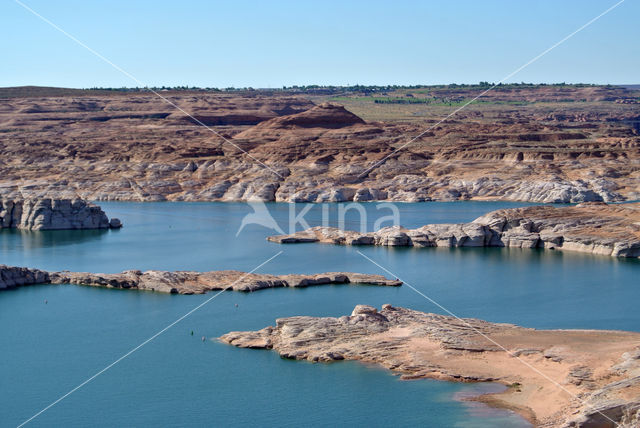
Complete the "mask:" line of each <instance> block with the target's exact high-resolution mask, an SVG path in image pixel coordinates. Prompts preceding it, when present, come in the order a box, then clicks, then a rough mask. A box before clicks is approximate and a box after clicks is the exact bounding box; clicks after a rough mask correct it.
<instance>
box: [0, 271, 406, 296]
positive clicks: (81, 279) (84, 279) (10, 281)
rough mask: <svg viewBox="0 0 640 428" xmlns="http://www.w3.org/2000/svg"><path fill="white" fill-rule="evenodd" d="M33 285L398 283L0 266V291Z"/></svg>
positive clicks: (172, 287) (176, 287)
mask: <svg viewBox="0 0 640 428" xmlns="http://www.w3.org/2000/svg"><path fill="white" fill-rule="evenodd" d="M34 284H78V285H88V286H93V287H107V288H123V289H135V290H148V291H158V292H163V293H173V294H203V293H206V292H208V291H214V290H233V291H245V292H252V291H257V290H262V289H265V288H281V287H296V288H300V287H311V286H315V285H329V284H368V285H378V286H392V287H394V286H399V285H401V284H402V282H401V281H398V280H390V279H387V278H385V277H383V276H381V275H369V274H361V273H353V272H327V273H322V274H313V275H300V274H289V275H268V274H256V273H249V274H247V273H244V272H239V271H232V270H223V271H211V272H192V271H177V272H167V271H157V270H150V271H146V272H141V271H139V270H129V271H125V272H122V273H113V274H105V273H87V272H67V271H64V272H46V271H41V270H38V269H30V268H24V267H13V266H4V265H0V290H2V289H9V288H15V287H19V286H23V285H34Z"/></svg>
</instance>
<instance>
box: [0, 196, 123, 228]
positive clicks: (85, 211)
mask: <svg viewBox="0 0 640 428" xmlns="http://www.w3.org/2000/svg"><path fill="white" fill-rule="evenodd" d="M121 226H122V223H121V222H120V220H119V219H117V218H112V219H111V220H109V218H108V217H107V215H106V214H105V213H104V211H102V208H100V207H99V206H97V205H94V204H91V203H88V202H86V201H84V200H82V199H51V198H32V199H0V229H3V228H17V229H26V230H56V229H108V228H119V227H121Z"/></svg>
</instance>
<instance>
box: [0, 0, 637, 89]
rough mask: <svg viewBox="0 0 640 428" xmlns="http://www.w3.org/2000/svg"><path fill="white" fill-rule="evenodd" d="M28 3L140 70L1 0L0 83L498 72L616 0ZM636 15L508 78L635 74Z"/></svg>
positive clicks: (443, 80) (394, 79) (625, 12)
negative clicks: (0, 63)
mask: <svg viewBox="0 0 640 428" xmlns="http://www.w3.org/2000/svg"><path fill="white" fill-rule="evenodd" d="M21 1H22V0H21ZM24 3H25V4H26V5H27V6H28V7H30V8H32V9H33V10H34V11H36V12H37V13H38V14H40V15H42V16H43V17H44V18H46V19H48V20H50V21H51V22H53V23H54V24H55V25H57V26H59V27H60V28H61V29H63V30H64V31H66V32H68V33H69V34H71V35H73V36H74V37H76V38H78V39H79V40H80V41H82V42H83V43H85V44H86V45H87V46H88V47H90V48H91V49H94V50H95V51H96V52H98V53H100V54H101V55H104V56H105V57H106V58H108V59H109V60H110V61H112V62H113V63H114V64H116V65H117V66H119V67H121V68H122V69H123V70H125V71H127V72H128V73H130V74H131V75H133V76H135V77H136V78H137V79H139V80H140V81H141V82H142V84H139V83H138V82H136V81H134V80H132V79H131V78H130V77H127V76H126V75H124V74H122V73H121V72H119V71H118V70H116V69H115V68H113V67H112V66H110V65H109V64H107V63H106V62H104V61H102V60H101V59H99V58H98V57H96V56H95V55H93V54H92V53H91V52H89V51H88V50H87V49H85V48H83V47H82V46H80V45H78V44H77V43H76V42H74V41H73V40H71V39H70V38H68V37H67V36H65V35H64V34H62V33H60V32H59V31H57V30H56V29H55V28H53V27H52V26H50V25H49V24H47V23H46V22H44V21H43V20H41V19H40V18H38V17H37V16H35V15H34V14H32V13H31V12H29V11H28V10H26V9H25V8H23V7H22V6H21V5H20V4H19V3H17V2H14V1H8V2H3V3H2V4H1V5H0V16H2V18H0V19H1V21H2V29H1V30H0V32H1V33H0V34H2V38H1V39H2V42H0V43H1V45H0V46H2V52H3V67H2V71H1V72H0V86H2V87H8V86H26V85H29V86H31V85H33V86H55V87H67V88H92V87H112V88H119V87H129V88H132V87H136V86H138V87H142V86H150V87H154V86H155V87H161V86H170V87H172V86H189V87H191V86H196V87H216V88H226V87H236V88H243V87H253V88H281V87H282V86H294V85H298V86H304V85H322V86H351V85H356V84H361V85H379V86H386V85H436V84H450V83H459V84H461V83H465V84H476V83H478V82H480V81H488V82H497V81H499V80H501V79H502V78H504V77H505V76H506V75H508V74H510V73H511V72H513V71H514V70H515V69H517V68H518V67H520V66H521V65H523V64H524V63H526V62H527V61H529V60H531V59H532V58H534V57H535V56H537V55H539V54H540V53H541V52H543V51H544V50H545V49H547V48H549V47H550V46H552V45H553V44H555V43H557V42H558V41H560V40H562V39H563V38H564V37H566V36H567V35H569V34H570V33H572V32H573V31H575V30H576V29H578V28H580V27H581V26H583V25H584V24H586V23H587V22H588V21H590V20H591V19H593V18H595V17H596V16H598V15H599V14H601V13H602V12H604V11H605V10H606V9H608V8H609V7H611V6H613V5H614V4H616V1H605V0H590V1H573V0H572V1H566V2H561V3H559V4H558V3H554V2H552V1H548V0H543V1H538V2H532V3H526V4H525V3H522V2H518V3H511V2H507V1H502V0H493V1H486V2H482V3H478V2H472V1H470V0H458V1H454V2H446V3H445V2H431V3H429V4H425V3H421V2H411V1H399V2H395V3H394V4H393V7H390V6H389V5H388V4H387V3H385V2H381V1H372V2H360V1H354V2H350V3H348V4H341V3H340V2H334V1H329V2H324V3H322V4H321V5H313V4H299V3H296V2H292V1H280V2H277V3H269V4H263V3H259V2H249V1H244V2H235V3H233V4H228V3H215V4H210V3H206V2H199V1H194V2H191V3H189V4H188V5H184V4H176V3H173V2H150V1H140V2H135V3H132V4H130V3H127V2H125V1H124V0H117V1H113V2H109V3H108V4H96V3H92V2H81V1H77V0H73V1H65V2H62V3H51V2H46V1H43V0H24ZM639 15H640V2H637V1H636V2H633V1H631V0H627V1H625V2H623V3H622V4H620V5H619V6H618V7H616V8H615V9H614V10H612V11H611V12H609V13H607V14H606V15H604V16H603V17H601V18H600V19H598V20H597V21H596V22H594V23H593V24H591V25H589V26H588V27H586V28H585V29H584V30H582V31H581V32H579V33H578V34H576V35H575V36H573V37H571V38H570V39H568V40H567V41H566V42H564V43H562V44H561V45H560V46H558V47H557V48H555V49H553V50H552V51H550V52H549V53H548V54H546V55H544V56H543V57H542V58H540V59H539V60H538V61H536V62H535V63H533V64H531V65H529V66H528V67H526V68H525V69H523V70H522V71H521V72H519V73H517V74H516V75H514V76H513V77H512V78H510V79H508V80H507V81H506V83H519V82H532V83H538V82H548V83H560V82H566V83H594V84H614V85H632V84H637V83H640V82H639V79H638V77H637V70H638V69H640V44H639V43H634V41H636V42H637V41H638V40H640V26H638V25H636V24H637V22H636V21H637V17H638V16H639Z"/></svg>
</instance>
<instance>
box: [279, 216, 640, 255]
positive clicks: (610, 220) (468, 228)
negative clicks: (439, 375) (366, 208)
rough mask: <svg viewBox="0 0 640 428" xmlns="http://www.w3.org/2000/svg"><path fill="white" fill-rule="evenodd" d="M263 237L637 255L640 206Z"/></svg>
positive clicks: (281, 240) (316, 229)
mask: <svg viewBox="0 0 640 428" xmlns="http://www.w3.org/2000/svg"><path fill="white" fill-rule="evenodd" d="M267 239H268V240H269V241H272V242H277V243H281V244H290V243H299V242H322V243H331V244H337V245H381V246H415V247H515V248H549V249H557V250H565V251H580V252H586V253H593V254H600V255H607V256H613V257H640V204H638V203H634V204H621V205H607V204H604V203H594V204H580V205H577V206H574V207H562V208H555V207H551V206H532V207H526V208H514V209H506V210H498V211H493V212H490V213H488V214H486V215H484V216H482V217H479V218H477V219H475V220H474V221H473V222H471V223H463V224H429V225H426V226H422V227H420V228H417V229H405V228H402V227H385V228H382V229H380V230H379V231H376V232H372V233H365V234H362V233H359V232H354V231H342V230H340V229H337V228H332V227H314V228H311V229H308V230H306V231H302V232H297V233H294V234H291V235H276V236H271V237H269V238H267Z"/></svg>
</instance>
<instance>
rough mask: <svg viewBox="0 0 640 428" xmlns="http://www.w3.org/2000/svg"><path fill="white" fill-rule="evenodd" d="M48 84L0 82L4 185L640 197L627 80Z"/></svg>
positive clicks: (342, 195)
mask: <svg viewBox="0 0 640 428" xmlns="http://www.w3.org/2000/svg"><path fill="white" fill-rule="evenodd" d="M33 89H34V88H31V90H29V88H4V89H1V88H0V98H2V97H6V98H4V99H3V102H2V105H1V106H0V156H2V157H3V159H8V160H10V162H4V163H2V164H1V165H0V196H4V197H15V196H16V195H30V196H36V197H41V196H42V195H49V196H53V197H56V198H59V197H62V195H64V194H65V192H68V191H73V192H76V193H77V194H78V195H80V196H81V197H82V198H84V199H87V200H128V201H160V200H172V201H243V200H250V199H256V198H259V199H262V200H265V201H282V202H343V201H371V200H388V201H407V202H416V201H429V200H440V201H442V200H446V201H448V200H468V199H491V200H517V201H532V202H573V203H579V202H584V201H605V202H609V201H623V200H634V199H639V198H640V173H639V171H640V136H639V132H640V114H639V113H638V103H637V100H638V99H640V95H639V94H640V92H639V91H635V90H631V89H628V88H623V87H616V86H579V85H562V86H548V85H546V86H545V85H542V86H517V87H515V86H514V87H511V86H508V85H505V86H503V87H499V88H495V89H494V90H492V91H491V92H489V93H486V94H485V95H482V91H483V89H482V88H479V87H469V88H461V87H425V88H419V89H416V90H411V89H398V90H393V89H388V90H386V89H385V90H381V91H380V92H379V93H376V94H375V96H372V94H371V93H368V92H365V93H358V92H354V93H350V94H347V95H346V96H345V94H344V91H341V90H339V89H337V90H336V91H335V93H332V92H331V91H328V92H326V93H323V92H322V91H307V92H302V91H266V90H264V91H259V90H256V91H244V92H243V91H235V92H207V91H195V92H189V91H182V92H167V93H163V94H164V95H163V96H165V97H166V98H167V99H168V100H169V101H170V102H171V103H173V104H175V105H176V106H179V107H180V109H182V110H183V111H180V110H178V109H176V108H175V107H173V106H171V105H170V104H168V103H166V102H165V101H163V100H162V99H160V98H159V97H157V96H156V95H153V94H150V93H148V92H144V91H143V92H137V93H132V92H118V91H112V92H110V93H108V94H106V93H104V92H100V91H67V92H65V91H46V88H44V89H43V90H37V91H36V90H33ZM32 94H33V95H32ZM65 94H66V95H65ZM480 95H482V96H481V98H480V99H479V100H478V102H477V103H473V104H470V105H469V106H468V107H466V108H465V109H464V110H463V111H461V112H459V113H458V114H456V115H455V116H453V117H451V118H449V119H447V120H445V121H442V119H443V118H444V117H446V116H447V115H448V114H449V113H450V112H451V111H452V110H453V109H454V108H455V107H453V106H455V105H459V104H460V103H463V102H465V101H467V100H471V99H473V98H474V97H476V96H480ZM408 100H409V101H411V102H410V103H409V102H403V101H408ZM452 105H453V106H452ZM184 112H189V114H190V115H191V116H188V115H186V114H185V113H184ZM202 125H206V126H207V127H208V128H209V129H207V128H206V127H204V126H202ZM212 131H213V132H212ZM409 141H411V143H410V144H409V145H407V147H404V146H405V145H406V144H407V143H408V142H409ZM400 148H402V149H401V150H397V149H400ZM43 171H47V174H46V176H45V175H43V174H42V172H43Z"/></svg>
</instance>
